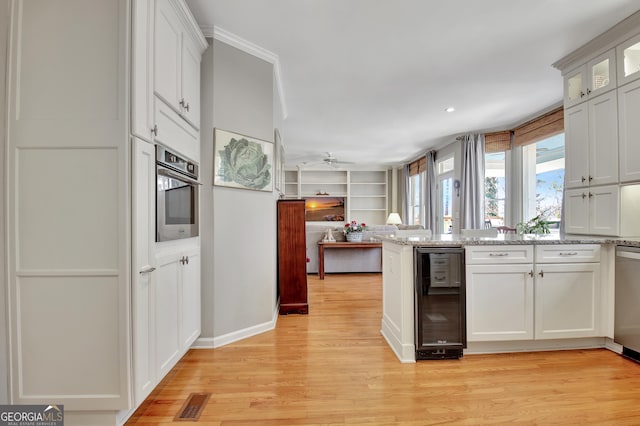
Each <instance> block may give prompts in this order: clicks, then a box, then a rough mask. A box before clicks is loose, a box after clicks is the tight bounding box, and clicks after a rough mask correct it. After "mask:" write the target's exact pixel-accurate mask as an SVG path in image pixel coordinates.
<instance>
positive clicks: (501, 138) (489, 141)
mask: <svg viewBox="0 0 640 426" xmlns="http://www.w3.org/2000/svg"><path fill="white" fill-rule="evenodd" d="M510 149H511V131H509V130H505V131H504V132H494V133H487V134H485V135H484V152H486V153H491V152H502V151H508V150H510Z"/></svg>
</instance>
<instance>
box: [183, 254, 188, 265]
mask: <svg viewBox="0 0 640 426" xmlns="http://www.w3.org/2000/svg"><path fill="white" fill-rule="evenodd" d="M184 261H185V263H186V264H187V265H188V264H189V256H185V257H184Z"/></svg>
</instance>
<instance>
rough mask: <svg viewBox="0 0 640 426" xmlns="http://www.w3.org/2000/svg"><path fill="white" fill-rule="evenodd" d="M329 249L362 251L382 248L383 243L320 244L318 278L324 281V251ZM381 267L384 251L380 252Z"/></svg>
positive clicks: (344, 242)
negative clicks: (362, 249) (363, 249)
mask: <svg viewBox="0 0 640 426" xmlns="http://www.w3.org/2000/svg"><path fill="white" fill-rule="evenodd" d="M325 248H327V249H361V248H368V249H372V248H382V242H381V241H371V242H361V243H351V242H348V241H341V242H323V241H320V242H318V276H319V277H320V279H321V280H324V250H325ZM380 265H382V251H381V252H380Z"/></svg>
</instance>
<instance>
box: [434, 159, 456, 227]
mask: <svg viewBox="0 0 640 426" xmlns="http://www.w3.org/2000/svg"><path fill="white" fill-rule="evenodd" d="M436 171H437V180H438V184H437V187H438V200H437V209H438V210H437V212H438V213H437V216H438V217H437V223H436V226H437V230H436V232H438V233H440V234H450V233H451V232H452V229H453V218H452V213H453V179H454V174H453V172H454V157H453V155H451V156H449V157H445V158H443V159H442V160H439V161H437V162H436Z"/></svg>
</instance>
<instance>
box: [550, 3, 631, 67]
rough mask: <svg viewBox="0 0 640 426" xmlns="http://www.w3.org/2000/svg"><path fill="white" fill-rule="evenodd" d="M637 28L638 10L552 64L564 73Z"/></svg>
mask: <svg viewBox="0 0 640 426" xmlns="http://www.w3.org/2000/svg"><path fill="white" fill-rule="evenodd" d="M638 28H640V11H638V12H635V13H634V14H633V15H630V16H628V17H627V18H625V19H623V20H622V21H620V22H618V23H617V24H616V25H614V26H613V27H611V28H610V29H608V30H607V31H605V32H604V33H602V34H600V35H598V36H596V37H595V38H594V39H593V40H591V41H589V42H588V43H586V44H584V45H583V46H581V47H579V48H577V49H576V50H574V51H573V52H571V53H569V54H568V55H566V56H565V57H563V58H561V59H559V60H557V61H556V62H554V63H553V64H552V66H553V67H554V68H556V69H559V70H560V71H562V73H563V74H565V73H566V71H570V70H571V69H573V68H575V66H577V65H581V64H582V63H584V62H587V61H588V60H589V59H591V58H594V57H596V56H598V55H600V54H601V53H604V52H606V51H607V50H609V49H612V48H614V47H615V46H616V45H618V44H620V43H622V42H623V41H625V40H627V39H629V38H631V37H633V36H634V35H636V34H637V33H638Z"/></svg>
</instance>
